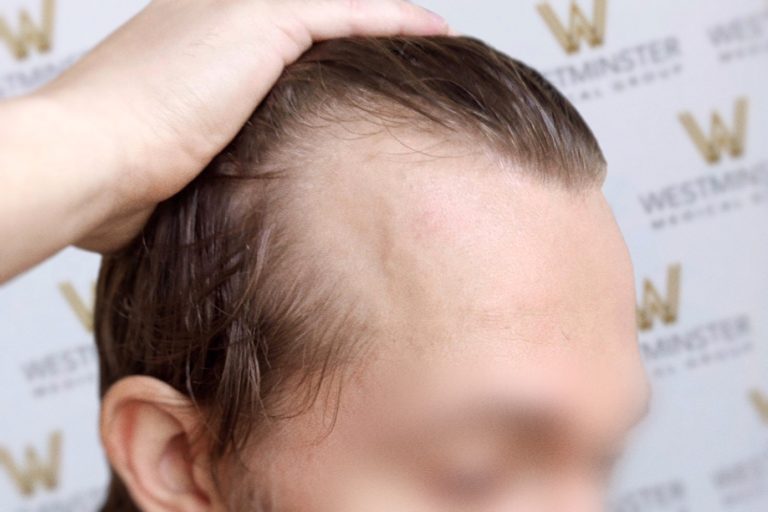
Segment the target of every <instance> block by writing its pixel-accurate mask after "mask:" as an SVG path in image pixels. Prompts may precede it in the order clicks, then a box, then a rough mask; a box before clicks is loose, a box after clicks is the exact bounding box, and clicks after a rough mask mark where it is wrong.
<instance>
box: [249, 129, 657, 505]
mask: <svg viewBox="0 0 768 512" xmlns="http://www.w3.org/2000/svg"><path fill="white" fill-rule="evenodd" d="M348 144H350V145H351V146H354V147H350V148H345V149H344V150H341V151H339V152H338V153H339V154H342V155H344V160H343V162H342V163H340V164H338V165H335V164H334V165H329V169H330V167H333V170H327V172H323V173H319V174H318V176H317V177H316V181H315V182H314V186H312V187H308V188H307V192H306V196H305V197H304V198H302V201H303V204H305V205H306V211H305V212H304V213H306V217H307V218H311V219H314V220H313V221H312V223H311V226H309V229H308V231H307V237H308V238H309V239H311V240H312V241H313V242H315V243H317V244H318V245H317V249H318V255H319V257H324V255H325V254H326V253H328V249H327V248H330V250H331V251H332V253H333V255H334V260H333V261H331V260H329V261H328V264H329V265H338V269H346V272H347V273H348V274H349V275H351V276H353V278H354V281H352V284H351V286H354V287H356V288H358V289H359V290H358V291H360V292H361V293H365V294H366V296H367V297H369V299H370V304H371V312H372V314H374V315H375V319H376V320H375V321H376V323H377V325H379V326H381V329H380V334H379V336H378V337H377V338H376V339H375V340H373V341H372V342H371V346H370V348H369V351H368V352H367V353H366V357H365V361H363V362H361V365H360V367H358V368H356V369H355V370H354V372H353V373H352V374H351V376H350V377H349V378H348V379H347V380H346V381H345V382H344V384H343V386H342V394H341V396H340V398H339V400H338V403H335V404H334V407H333V410H334V411H336V410H337V415H336V417H335V420H334V421H335V423H334V424H333V429H332V430H331V431H330V433H328V423H329V421H331V420H330V419H329V414H331V413H329V412H328V410H329V409H328V408H327V405H328V404H327V403H321V402H318V406H317V408H316V411H314V412H313V413H311V414H307V415H304V416H300V417H298V418H295V419H292V420H290V421H289V422H287V423H286V424H284V425H281V426H280V427H279V428H277V429H276V432H275V433H274V434H273V435H272V436H271V437H270V438H269V439H268V440H267V441H266V442H264V443H263V444H262V446H261V447H258V448H257V449H255V450H253V453H252V454H251V455H250V460H249V461H248V465H249V467H250V468H251V470H253V476H252V477H249V478H252V479H253V482H251V485H250V486H251V487H253V488H258V489H269V490H270V493H269V497H268V498H266V499H267V500H268V501H270V503H271V506H273V507H274V510H279V511H313V512H360V511H365V512H376V511H379V510H380V511H382V512H384V511H386V512H391V511H398V512H451V511H457V512H458V511H462V512H463V511H472V512H500V511H511V510H515V511H526V512H528V511H531V512H534V511H548V512H556V511H568V512H582V511H584V512H586V511H596V510H599V509H600V500H601V492H602V487H603V484H604V478H605V476H606V473H607V472H608V470H609V469H610V465H611V462H612V461H613V460H614V459H615V457H616V456H617V454H618V452H619V451H620V450H621V447H622V442H623V439H624V437H625V435H626V434H627V432H628V430H629V429H630V428H631V427H632V426H633V424H634V423H635V422H636V421H638V419H639V418H640V417H641V416H642V414H643V412H644V408H645V406H646V401H647V396H646V393H647V391H646V389H647V384H646V380H645V375H644V372H643V369H642V366H641V361H640V357H639V353H638V350H637V345H636V334H635V309H634V304H635V302H634V290H633V275H632V268H631V263H630V259H629V257H628V254H627V249H626V247H625V244H624V242H623V240H622V237H621V235H620V233H619V231H618V228H617V225H616V223H615V221H614V218H613V216H612V213H611V211H610V209H609V206H608V205H607V203H606V201H605V198H604V196H603V195H602V193H601V192H600V191H599V190H598V189H593V190H589V191H586V192H581V193H576V192H573V191H564V190H560V189H558V188H556V187H554V186H542V185H540V184H536V183H533V182H531V181H529V180H526V179H524V178H521V177H519V174H520V173H521V172H522V171H521V170H519V169H518V170H516V169H512V168H510V169H501V168H498V167H494V165H496V164H493V163H490V160H488V159H485V158H484V157H482V156H481V155H476V154H468V152H466V151H465V152H463V153H462V152H460V151H454V153H455V154H454V155H451V156H450V157H445V154H446V153H445V151H444V152H443V156H444V158H431V157H425V156H424V154H415V153H414V152H413V151H406V150H404V148H403V146H402V145H400V144H399V143H397V142H395V141H394V140H393V139H391V138H388V137H380V138H375V139H374V141H373V142H372V141H371V140H366V142H365V145H364V149H363V147H362V146H361V144H363V143H362V142H360V141H350V142H348ZM414 144H415V143H414ZM440 151H441V150H440V149H439V148H438V147H437V146H435V145H432V146H430V152H431V153H430V154H435V153H439V152H440ZM446 151H447V150H446ZM459 153H461V154H459ZM349 155H355V156H354V157H350V156H349ZM371 155H376V156H375V158H374V157H372V156H371ZM516 174H517V175H518V176H517V177H515V175H516ZM321 212H322V214H321ZM323 248H326V249H323ZM263 468H269V470H268V472H267V473H266V474H265V472H264V469H263Z"/></svg>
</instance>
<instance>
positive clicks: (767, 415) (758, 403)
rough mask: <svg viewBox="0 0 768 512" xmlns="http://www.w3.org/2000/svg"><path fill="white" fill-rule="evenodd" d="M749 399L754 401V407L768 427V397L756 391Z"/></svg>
mask: <svg viewBox="0 0 768 512" xmlns="http://www.w3.org/2000/svg"><path fill="white" fill-rule="evenodd" d="M749 398H750V399H751V400H752V405H754V406H755V409H756V410H757V413H758V414H759V415H760V417H761V418H763V421H764V422H765V424H766V425H768V396H766V395H764V394H763V393H761V392H760V391H758V390H756V389H755V390H753V391H752V392H751V393H750V394H749Z"/></svg>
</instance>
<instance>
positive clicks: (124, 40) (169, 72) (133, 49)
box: [0, 0, 449, 283]
mask: <svg viewBox="0 0 768 512" xmlns="http://www.w3.org/2000/svg"><path fill="white" fill-rule="evenodd" d="M448 31H449V29H448V27H447V26H446V23H445V21H443V20H442V19H441V18H439V17H438V16H436V15H434V14H433V13H431V12H429V11H427V10H425V9H422V8H420V7H417V6H415V5H413V4H410V3H409V2H405V1H401V0H357V1H353V0H311V1H309V0H227V1H221V0H196V1H194V2H181V1H176V0H154V1H152V2H151V3H150V4H149V5H148V6H147V8H145V9H144V10H143V11H142V12H140V13H139V14H138V15H137V16H136V17H134V18H133V19H131V20H130V21H129V22H128V23H126V24H125V25H124V26H123V27H121V28H120V29H119V30H117V31H116V32H115V33H113V34H112V35H111V36H110V37H109V38H107V39H106V40H105V41H103V42H102V43H101V44H100V45H98V46H97V47H96V48H95V49H94V50H93V51H91V52H90V53H88V54H87V55H86V56H85V57H84V58H82V59H81V60H80V61H79V62H78V63H76V64H75V65H74V66H73V67H72V68H71V69H69V70H68V71H67V72H65V73H64V74H63V75H62V76H60V77H59V78H58V79H56V80H54V81H53V82H51V83H49V84H48V85H46V86H45V87H43V88H42V89H40V90H38V91H36V92H35V93H33V94H31V95H28V96H24V97H21V98H17V99H13V100H8V101H4V102H0V120H1V121H2V122H0V239H2V241H3V243H2V244H0V283H2V282H5V281H7V280H8V279H10V278H12V277H13V276H15V275H18V274H19V273H21V272H23V271H25V270H27V269H29V268H30V267H32V266H34V265H35V264H37V263H40V262H41V261H43V260H44V259H46V258H48V257H50V256H52V255H53V254H55V253H56V252H58V251H59V250H61V249H63V248H65V247H67V246H69V245H77V246H80V247H83V248H87V249H92V250H96V251H100V252H109V251H112V250H114V249H116V248H119V247H120V246H122V245H123V244H125V243H126V242H127V241H129V240H130V239H131V238H133V237H134V236H135V235H136V234H137V233H138V231H139V229H140V228H141V226H142V225H143V224H144V222H145V221H146V219H147V217H148V216H149V214H150V213H151V212H152V210H153V209H154V207H155V205H156V204H157V203H158V202H160V201H162V200H164V199H167V198H168V197H170V196H171V195H173V194H174V193H176V192H178V191H179V190H181V188H182V187H183V186H184V185H186V184H187V183H188V182H189V181H191V180H192V178H194V176H195V175H196V174H198V173H199V172H200V171H201V170H202V169H203V167H204V166H205V164H206V163H207V162H208V161H209V160H210V159H211V158H212V157H213V156H215V155H216V154H217V153H218V152H219V151H220V150H221V149H222V148H223V147H224V146H225V145H226V143H227V142H228V141H229V140H231V138H232V137H234V135H235V134H236V133H237V131H238V130H239V129H240V127H241V126H242V124H243V123H244V122H245V121H246V119H247V117H248V116H249V115H250V113H251V112H252V111H253V109H254V108H255V107H256V105H258V103H259V102H260V101H261V100H262V99H263V97H264V96H265V95H266V93H267V92H268V91H269V89H270V88H271V86H272V85H273V84H274V82H275V81H276V80H277V78H278V77H279V76H280V74H281V72H282V70H283V68H284V67H285V66H286V65H287V64H289V63H291V62H293V61H295V60H296V59H297V58H298V57H299V56H300V55H301V54H302V53H303V52H304V51H305V50H307V49H308V48H309V47H310V46H311V44H312V42H313V41H318V40H322V39H329V38H334V37H342V36H348V35H382V36H385V35H396V34H408V35H430V34H445V33H447V32H448Z"/></svg>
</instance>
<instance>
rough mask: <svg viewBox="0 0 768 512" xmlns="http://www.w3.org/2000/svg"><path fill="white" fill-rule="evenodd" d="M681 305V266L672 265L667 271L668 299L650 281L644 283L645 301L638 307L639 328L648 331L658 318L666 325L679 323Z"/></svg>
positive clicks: (677, 264)
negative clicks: (678, 316) (678, 314)
mask: <svg viewBox="0 0 768 512" xmlns="http://www.w3.org/2000/svg"><path fill="white" fill-rule="evenodd" d="M679 305H680V264H679V263H676V264H674V265H670V266H669V268H668V269H667V289H666V297H663V296H662V294H661V293H659V290H658V289H657V288H656V286H654V284H653V282H651V280H650V279H646V280H645V281H643V299H642V302H641V303H640V305H639V306H638V307H637V327H638V329H640V330H641V331H647V330H649V329H651V328H652V327H653V323H654V320H655V319H656V318H658V319H659V320H661V322H662V323H664V324H671V323H674V322H676V321H677V313H678V309H679Z"/></svg>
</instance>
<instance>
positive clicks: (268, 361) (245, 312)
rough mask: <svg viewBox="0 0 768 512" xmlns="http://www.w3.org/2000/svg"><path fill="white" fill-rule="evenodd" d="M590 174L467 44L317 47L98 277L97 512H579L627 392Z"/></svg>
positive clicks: (631, 311) (624, 425)
mask: <svg viewBox="0 0 768 512" xmlns="http://www.w3.org/2000/svg"><path fill="white" fill-rule="evenodd" d="M223 79H225V77H223ZM604 176H605V162H604V159H603V156H602V153H601V151H600V148H599V146H598V144H597V142H596V141H595V138H594V136H593V135H592V133H591V132H590V130H589V128H588V127H587V125H586V124H585V122H584V121H583V120H582V118H581V117H580V116H579V114H578V113H577V112H576V110H575V109H574V107H573V106H572V105H571V104H570V103H569V102H568V101H567V100H566V99H565V98H563V97H562V96H561V95H560V94H559V93H558V92H557V91H556V90H555V89H554V88H553V87H552V86H551V85H550V84H549V83H547V82H546V81H545V80H544V79H543V78H542V77H541V76H540V75H539V74H538V73H537V72H535V71H533V70H532V69H531V68H529V67H527V66H526V65H524V64H522V63H520V62H518V61H516V60H514V59H512V58H510V57H508V56H506V55H504V54H502V53H500V52H497V51H495V50H493V49H491V48H489V47H488V46H486V45H485V44H483V43H481V42H480V41H477V40H475V39H471V38H466V37H455V38H452V37H429V38H424V37H395V38H350V39H340V40H334V41H328V42H324V43H322V44H319V45H317V46H315V47H314V48H313V49H312V50H311V51H310V52H308V53H307V54H306V55H304V56H303V57H302V58H301V60H300V61H299V62H298V63H296V64H294V65H292V66H290V67H289V68H288V69H287V70H286V72H285V73H284V75H283V76H282V77H281V79H280V81H279V82H278V83H277V84H276V86H275V87H274V89H273V90H272V92H271V93H270V95H269V96H268V97H267V98H266V100H265V101H264V102H263V103H262V104H261V105H260V106H259V108H258V109H257V110H256V111H255V112H254V114H253V116H252V117H251V119H250V120H249V122H248V123H247V124H246V125H245V126H244V127H243V129H242V130H241V131H240V133H239V134H238V135H237V137H236V138H235V139H234V140H233V141H232V142H231V144H230V145H229V146H228V147H227V148H226V149H225V150H224V151H222V152H221V154H220V155H218V156H217V157H216V158H215V159H214V160H213V161H212V162H211V163H210V165H209V166H208V168H207V169H206V170H205V171H204V172H203V174H202V175H201V176H199V177H198V179H196V180H195V181H194V182H193V183H191V184H190V185H189V186H188V187H187V188H185V189H184V190H183V191H182V192H181V193H179V194H178V195H176V196H175V197H173V198H171V199H170V200H168V201H166V202H165V203H163V204H161V205H160V206H159V207H158V209H157V211H156V212H155V213H154V215H153V217H152V218H151V219H150V221H149V223H148V225H147V226H146V228H145V229H144V231H143V233H142V234H141V236H140V237H139V238H138V239H137V240H135V241H134V242H133V243H132V245H130V246H129V247H127V248H126V249H125V250H123V251H121V252H119V253H117V254H114V255H110V256H106V257H105V258H104V261H103V263H102V268H101V272H100V276H99V282H98V287H97V302H96V319H95V320H96V339H97V343H98V347H99V354H100V358H101V379H102V381H101V386H102V393H103V403H102V420H101V429H102V438H103V441H104V444H105V447H106V450H107V454H108V457H109V459H110V462H111V465H112V467H113V469H114V473H115V475H114V477H113V483H112V486H111V488H110V491H109V493H110V495H109V498H108V501H107V505H106V508H105V509H106V510H109V511H113V512H114V511H126V510H136V509H137V508H138V509H141V510H146V511H148V512H167V511H177V510H185V511H223V510H231V511H244V510H265V511H266V510H269V511H279V512H288V511H291V512H293V511H301V512H362V511H365V512H375V511H388V512H390V511H398V512H438V511H439V512H450V511H473V512H491V511H501V510H525V511H533V510H548V511H560V510H562V511H565V510H567V511H570V512H573V511H587V510H595V509H596V508H597V507H598V501H599V499H600V490H601V486H602V479H603V477H604V473H605V471H606V468H607V467H608V466H609V465H610V462H611V460H612V458H613V457H614V456H615V452H616V451H617V450H619V449H620V447H621V443H622V439H623V437H624V436H625V434H626V432H627V430H628V429H629V428H630V427H631V425H632V424H633V422H635V421H636V419H637V416H638V415H639V414H640V413H641V412H642V409H643V405H644V402H645V400H646V396H645V394H646V393H647V391H646V387H647V385H646V380H645V376H644V372H643V369H642V365H641V362H640V357H639V353H638V350H637V346H636V334H635V307H634V304H635V301H634V287H633V286H634V285H633V282H634V279H633V274H632V267H631V263H630V259H629V256H628V254H627V250H626V246H625V244H624V242H623V239H622V237H621V234H620V232H619V230H618V227H617V225H616V222H615V220H614V218H613V216H612V213H611V210H610V208H609V206H608V205H607V203H606V200H605V198H604V196H603V195H602V193H601V185H602V183H603V180H604Z"/></svg>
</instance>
